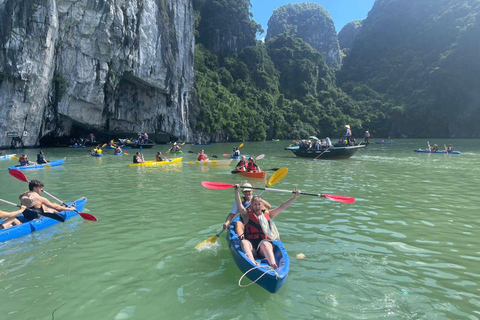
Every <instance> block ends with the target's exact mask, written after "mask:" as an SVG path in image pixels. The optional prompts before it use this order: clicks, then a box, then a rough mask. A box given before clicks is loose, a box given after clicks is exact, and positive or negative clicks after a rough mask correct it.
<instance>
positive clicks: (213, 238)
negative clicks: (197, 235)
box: [195, 236, 218, 250]
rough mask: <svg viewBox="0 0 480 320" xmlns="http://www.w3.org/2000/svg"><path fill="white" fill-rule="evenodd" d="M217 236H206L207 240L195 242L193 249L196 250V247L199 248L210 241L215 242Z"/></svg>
mask: <svg viewBox="0 0 480 320" xmlns="http://www.w3.org/2000/svg"><path fill="white" fill-rule="evenodd" d="M217 238H218V237H217V236H213V237H210V238H208V239H207V240H205V241H203V242H201V243H199V244H197V245H196V246H195V249H197V250H198V249H200V248H201V247H202V246H204V245H207V244H210V243H215V242H217Z"/></svg>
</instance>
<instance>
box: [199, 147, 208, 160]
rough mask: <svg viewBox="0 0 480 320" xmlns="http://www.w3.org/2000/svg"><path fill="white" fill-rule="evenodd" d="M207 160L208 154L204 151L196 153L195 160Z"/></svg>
mask: <svg viewBox="0 0 480 320" xmlns="http://www.w3.org/2000/svg"><path fill="white" fill-rule="evenodd" d="M205 160H208V155H206V154H205V151H204V150H202V151H200V153H199V154H198V155H197V161H205Z"/></svg>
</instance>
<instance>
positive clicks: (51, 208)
mask: <svg viewBox="0 0 480 320" xmlns="http://www.w3.org/2000/svg"><path fill="white" fill-rule="evenodd" d="M28 190H29V191H25V192H24V193H22V194H21V195H20V197H19V198H20V203H21V205H22V206H25V207H27V209H26V210H25V211H24V212H23V217H24V221H23V222H27V221H32V220H35V219H38V218H41V216H42V213H43V212H52V213H56V212H61V211H75V207H64V206H61V205H59V204H56V203H54V202H50V201H49V200H48V199H47V198H45V197H42V196H41V195H40V192H42V190H43V183H42V182H41V181H39V180H32V181H30V182H29V183H28Z"/></svg>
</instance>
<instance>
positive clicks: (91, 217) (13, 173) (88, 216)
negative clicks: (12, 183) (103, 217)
mask: <svg viewBox="0 0 480 320" xmlns="http://www.w3.org/2000/svg"><path fill="white" fill-rule="evenodd" d="M8 173H10V175H11V176H13V177H15V178H17V179H18V180H20V181H23V182H30V181H29V180H28V179H27V177H26V176H25V175H24V174H23V172H22V171H20V170H17V169H12V170H9V171H8ZM43 192H45V193H46V194H47V195H49V196H50V197H52V198H53V199H55V200H57V201H58V202H60V203H63V204H65V202H63V201H62V200H59V199H58V198H56V197H54V196H52V195H51V194H50V193H48V192H47V191H45V190H43ZM75 212H77V213H78V214H79V215H80V217H82V218H83V219H85V220H89V221H97V218H96V217H95V216H94V215H93V214H90V213H85V212H79V211H78V210H75Z"/></svg>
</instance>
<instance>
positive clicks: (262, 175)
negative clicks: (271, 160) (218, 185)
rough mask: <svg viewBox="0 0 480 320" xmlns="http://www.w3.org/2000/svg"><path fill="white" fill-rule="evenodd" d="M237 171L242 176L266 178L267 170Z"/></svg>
mask: <svg viewBox="0 0 480 320" xmlns="http://www.w3.org/2000/svg"><path fill="white" fill-rule="evenodd" d="M237 173H238V174H239V175H241V176H244V177H249V178H254V179H265V178H267V172H266V171H262V172H246V171H237Z"/></svg>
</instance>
